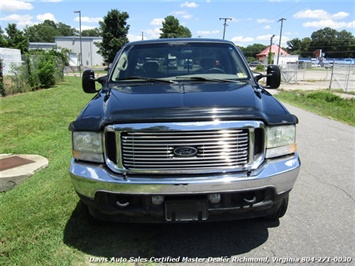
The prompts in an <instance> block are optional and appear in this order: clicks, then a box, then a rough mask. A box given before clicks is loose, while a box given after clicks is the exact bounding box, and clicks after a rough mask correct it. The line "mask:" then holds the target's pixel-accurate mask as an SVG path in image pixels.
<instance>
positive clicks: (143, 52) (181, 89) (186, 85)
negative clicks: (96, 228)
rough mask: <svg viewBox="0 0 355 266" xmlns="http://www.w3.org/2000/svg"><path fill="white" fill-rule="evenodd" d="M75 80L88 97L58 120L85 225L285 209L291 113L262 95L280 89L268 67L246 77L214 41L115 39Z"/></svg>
mask: <svg viewBox="0 0 355 266" xmlns="http://www.w3.org/2000/svg"><path fill="white" fill-rule="evenodd" d="M172 58H173V59H174V67H171V61H172V60H171V59H172ZM261 79H264V80H265V85H264V86H261V85H260V84H259V81H260V80H261ZM96 81H97V82H98V83H100V84H101V85H102V87H101V88H100V89H98V90H97V89H96V86H95V82H96ZM82 85H83V89H84V91H85V92H87V93H95V96H94V98H93V99H92V100H91V101H90V102H89V103H88V105H87V106H86V107H85V108H84V109H83V111H82V112H81V113H80V115H79V116H78V118H77V119H76V120H75V121H73V122H72V123H71V124H70V126H69V130H70V131H71V132H72V153H73V158H72V160H71V163H70V170H69V173H70V176H71V179H72V183H73V185H74V188H75V191H76V192H77V194H78V195H79V197H80V200H81V202H82V204H83V207H84V210H85V211H86V213H87V214H88V218H89V219H90V220H91V221H98V220H108V221H123V222H158V223H164V222H192V221H216V220H225V219H244V218H253V217H266V218H269V219H278V218H280V217H282V216H283V215H284V214H285V212H286V209H287V205H288V198H289V192H290V191H291V189H292V187H293V185H294V183H295V181H296V178H297V175H298V173H299V168H300V160H299V156H298V154H297V144H296V124H297V123H298V120H297V117H296V116H294V115H292V114H290V113H289V112H288V111H287V110H286V108H285V107H284V106H283V105H282V104H281V103H280V102H278V101H277V100H276V99H275V98H274V97H273V96H272V95H271V94H270V93H269V92H268V91H267V90H266V89H275V88H277V87H279V85H280V70H279V68H278V67H277V66H274V65H270V66H268V68H267V72H266V73H265V74H260V73H253V72H251V70H250V68H249V66H248V63H247V61H246V60H245V58H244V56H243V54H242V52H241V51H240V49H239V48H238V47H236V46H235V45H234V44H233V43H232V42H229V41H225V40H211V39H159V40H149V41H139V42H130V43H127V44H126V45H125V46H124V47H122V49H120V51H118V53H117V55H116V58H115V60H114V62H113V64H112V66H111V67H110V70H109V73H108V75H107V76H104V77H100V78H98V79H95V73H94V71H92V70H90V69H89V70H86V71H85V72H84V73H83V76H82Z"/></svg>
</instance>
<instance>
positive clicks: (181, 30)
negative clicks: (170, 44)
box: [160, 16, 192, 39]
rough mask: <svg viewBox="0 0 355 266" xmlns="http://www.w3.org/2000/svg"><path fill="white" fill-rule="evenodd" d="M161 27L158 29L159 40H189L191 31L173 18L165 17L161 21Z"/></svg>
mask: <svg viewBox="0 0 355 266" xmlns="http://www.w3.org/2000/svg"><path fill="white" fill-rule="evenodd" d="M162 24H163V27H162V28H160V30H161V32H162V33H161V34H160V38H161V39H162V38H183V37H186V38H191V36H192V34H191V31H190V30H189V29H188V28H187V27H184V26H182V25H180V22H179V20H178V19H177V18H175V17H174V16H167V17H166V18H165V20H164V21H163V23H162Z"/></svg>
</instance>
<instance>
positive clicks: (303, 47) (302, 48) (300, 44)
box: [286, 37, 311, 57]
mask: <svg viewBox="0 0 355 266" xmlns="http://www.w3.org/2000/svg"><path fill="white" fill-rule="evenodd" d="M286 43H287V46H288V47H287V48H286V50H287V52H288V53H290V54H293V55H299V56H300V57H308V56H310V54H309V52H308V50H309V45H310V44H311V38H309V37H306V38H303V39H302V40H300V39H299V38H295V39H292V40H289V41H287V42H286Z"/></svg>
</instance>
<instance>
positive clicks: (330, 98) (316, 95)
mask: <svg viewBox="0 0 355 266" xmlns="http://www.w3.org/2000/svg"><path fill="white" fill-rule="evenodd" d="M306 97H307V98H308V99H314V100H321V101H325V102H329V103H330V102H340V101H341V100H342V98H341V97H339V96H338V95H335V94H333V93H331V92H328V91H316V92H311V93H309V94H307V96H306Z"/></svg>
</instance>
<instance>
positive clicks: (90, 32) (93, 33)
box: [81, 28, 102, 37]
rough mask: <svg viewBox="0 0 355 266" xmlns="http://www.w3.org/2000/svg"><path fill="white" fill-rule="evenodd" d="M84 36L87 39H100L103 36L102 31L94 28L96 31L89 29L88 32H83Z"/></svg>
mask: <svg viewBox="0 0 355 266" xmlns="http://www.w3.org/2000/svg"><path fill="white" fill-rule="evenodd" d="M81 35H82V36H87V37H99V36H101V35H102V34H101V32H100V29H98V28H94V29H88V30H83V31H82V32H81Z"/></svg>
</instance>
